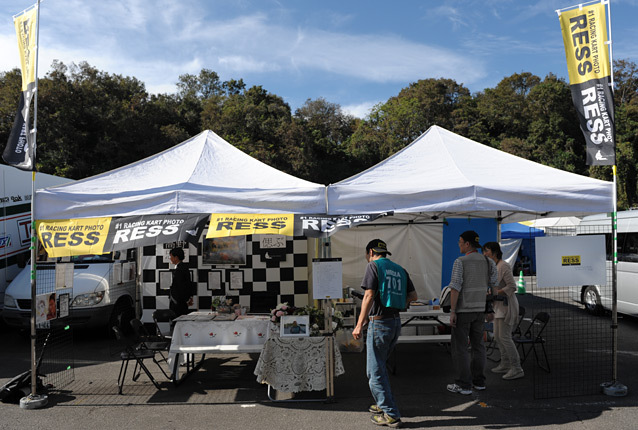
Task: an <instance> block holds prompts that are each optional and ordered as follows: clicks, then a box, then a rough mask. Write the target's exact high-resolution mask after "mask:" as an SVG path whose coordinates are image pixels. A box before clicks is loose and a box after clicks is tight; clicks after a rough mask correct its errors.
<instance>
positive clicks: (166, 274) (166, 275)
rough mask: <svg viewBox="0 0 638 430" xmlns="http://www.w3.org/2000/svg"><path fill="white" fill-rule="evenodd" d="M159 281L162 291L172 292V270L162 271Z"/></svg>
mask: <svg viewBox="0 0 638 430" xmlns="http://www.w3.org/2000/svg"><path fill="white" fill-rule="evenodd" d="M159 281H160V289H161V290H170V289H171V285H172V284H173V273H172V272H171V271H170V270H160V272H159Z"/></svg>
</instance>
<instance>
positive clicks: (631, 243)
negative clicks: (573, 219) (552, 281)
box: [569, 210, 638, 316]
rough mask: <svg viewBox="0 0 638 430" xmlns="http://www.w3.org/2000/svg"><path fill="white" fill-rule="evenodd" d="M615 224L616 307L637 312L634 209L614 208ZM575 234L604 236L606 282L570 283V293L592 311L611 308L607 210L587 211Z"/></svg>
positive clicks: (637, 216) (636, 223)
mask: <svg viewBox="0 0 638 430" xmlns="http://www.w3.org/2000/svg"><path fill="white" fill-rule="evenodd" d="M616 226H617V227H616V228H617V231H616V233H617V256H618V267H617V281H616V291H617V300H616V303H617V309H618V312H620V313H623V314H626V315H634V316H638V210H631V211H621V212H618V216H617V220H616ZM576 233H577V234H578V235H592V234H601V235H604V236H605V244H606V254H607V285H580V286H576V287H570V289H569V292H570V297H571V299H572V300H575V301H577V302H579V303H582V304H584V305H585V309H586V310H587V311H588V312H590V313H592V314H595V315H597V314H601V313H603V312H604V311H605V310H611V308H612V297H613V296H612V283H611V279H612V275H611V273H612V272H611V271H612V261H611V259H612V254H613V253H612V237H611V218H610V217H609V215H608V214H599V215H591V216H587V217H585V218H583V219H582V221H581V222H580V224H579V225H578V227H577V228H576Z"/></svg>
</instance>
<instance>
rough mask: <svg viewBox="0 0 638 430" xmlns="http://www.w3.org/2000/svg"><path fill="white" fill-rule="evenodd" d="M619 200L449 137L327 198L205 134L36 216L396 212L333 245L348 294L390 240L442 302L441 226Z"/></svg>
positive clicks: (607, 187)
mask: <svg viewBox="0 0 638 430" xmlns="http://www.w3.org/2000/svg"><path fill="white" fill-rule="evenodd" d="M612 189H613V184H612V183H611V182H605V181H600V180H596V179H591V178H587V177H583V176H580V175H576V174H572V173H568V172H564V171H561V170H558V169H553V168H551V167H547V166H543V165H540V164H537V163H534V162H531V161H528V160H525V159H522V158H519V157H516V156H513V155H511V154H507V153H504V152H501V151H498V150H496V149H493V148H490V147H487V146H485V145H482V144H480V143H477V142H474V141H472V140H470V139H467V138H464V137H461V136H459V135H456V134H454V133H452V132H449V131H447V130H445V129H443V128H441V127H438V126H433V127H431V128H430V129H429V130H428V131H426V132H425V133H424V134H423V135H421V136H420V137H419V138H418V139H417V140H415V141H414V142H413V143H411V144H410V145H408V146H407V147H405V148H404V149H402V150H401V151H399V152H397V153H396V154H394V155H392V156H391V157H389V158H387V159H386V160H384V161H382V162H381V163H379V164H377V165H376V166H373V167H371V168H370V169H368V170H366V171H364V172H362V173H359V174H357V175H355V176H352V177H350V178H347V179H345V180H343V181H340V182H338V183H336V184H332V185H330V186H328V187H325V186H323V185H321V184H315V183H312V182H308V181H304V180H302V179H299V178H296V177H294V176H291V175H288V174H286V173H283V172H280V171H278V170H276V169H274V168H272V167H269V166H267V165H265V164H263V163H261V162H259V161H257V160H255V159H253V158H252V157H250V156H248V155H246V154H244V153H243V152H241V151H240V150H238V149H237V148H235V147H234V146H232V145H230V144H229V143H227V142H225V141H224V140H223V139H221V138H220V137H219V136H217V135H216V134H215V133H213V132H212V131H205V132H202V133H200V134H199V135H197V136H195V137H193V138H191V139H189V140H187V141H185V142H183V143H182V144H179V145H177V146H175V147H173V148H170V149H168V150H166V151H164V152H162V153H159V154H156V155H153V156H151V157H148V158H146V159H144V160H141V161H138V162H136V163H132V164H130V165H128V166H124V167H121V168H119V169H116V170H112V171H110V172H106V173H103V174H101V175H97V176H94V177H91V178H87V179H84V180H81V181H78V182H75V183H73V184H69V185H64V186H58V187H52V188H48V189H46V190H40V191H38V192H37V198H36V211H37V214H38V218H39V219H69V218H89V217H106V216H132V215H153V214H181V213H298V214H330V215H338V214H358V213H378V212H384V211H394V212H395V215H394V217H392V218H384V219H380V220H377V221H376V222H373V223H370V224H377V226H376V227H373V228H374V229H376V231H375V230H369V229H368V227H363V228H362V227H359V228H356V229H351V230H347V229H346V230H342V231H340V233H339V234H338V235H336V236H334V238H333V246H332V255H333V256H335V257H337V256H346V255H348V256H351V255H353V256H354V257H353V258H351V257H347V258H346V257H344V266H343V273H344V285H346V284H350V286H358V285H352V284H354V283H356V282H358V279H360V276H361V274H362V273H363V271H362V267H363V266H364V265H365V259H363V251H362V250H361V247H362V246H365V243H367V240H370V239H372V238H373V237H377V236H381V235H382V236H383V237H384V238H385V239H386V240H387V241H388V242H389V246H390V248H391V249H392V250H393V251H392V252H393V258H395V259H396V260H397V261H399V262H401V263H404V261H407V260H409V259H411V260H412V263H410V264H406V265H407V267H406V268H407V269H408V271H409V272H410V273H411V274H413V278H415V279H414V280H415V283H418V284H421V286H420V288H419V289H421V291H422V292H427V295H422V296H424V297H432V296H434V295H435V293H436V292H437V291H438V289H439V288H440V279H441V262H440V259H441V257H440V255H441V250H440V248H441V246H440V244H441V237H442V231H443V227H442V225H441V224H438V225H437V222H438V223H440V220H441V219H442V218H443V217H448V218H453V217H468V216H471V217H482V218H498V217H499V216H500V217H501V218H502V219H503V220H504V222H513V221H522V220H533V219H539V218H542V217H545V216H548V215H549V216H553V217H556V216H566V215H572V216H580V215H584V214H591V213H601V212H610V211H611V210H612ZM326 201H327V202H328V204H327V205H326ZM436 219H438V220H439V221H436ZM384 223H385V224H389V223H394V224H395V225H396V224H400V223H407V224H408V225H407V227H399V228H401V229H402V230H401V231H400V232H399V233H397V234H394V233H391V232H390V231H387V230H384V231H381V230H378V228H379V225H380V224H384ZM427 223H433V225H429V226H428V225H427ZM395 232H396V230H395ZM352 235H354V236H352ZM410 237H412V239H406V238H410ZM417 238H419V239H417ZM402 254H403V255H402ZM350 259H352V261H351V262H350V263H349V261H350ZM404 264H405V263H404Z"/></svg>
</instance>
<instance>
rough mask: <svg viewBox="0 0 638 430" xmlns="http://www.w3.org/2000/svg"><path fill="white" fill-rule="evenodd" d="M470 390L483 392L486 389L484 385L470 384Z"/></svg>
mask: <svg viewBox="0 0 638 430" xmlns="http://www.w3.org/2000/svg"><path fill="white" fill-rule="evenodd" d="M472 388H474V389H475V390H476V391H485V389H486V388H487V387H486V386H485V385H474V384H472Z"/></svg>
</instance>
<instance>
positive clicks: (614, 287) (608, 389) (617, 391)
mask: <svg viewBox="0 0 638 430" xmlns="http://www.w3.org/2000/svg"><path fill="white" fill-rule="evenodd" d="M601 3H602V4H604V5H606V6H607V26H608V27H607V40H606V41H605V43H606V44H607V46H608V47H609V67H610V68H611V73H610V74H609V77H610V79H609V86H610V90H611V93H612V94H613V93H614V57H613V50H612V46H613V43H612V37H611V1H610V0H601ZM614 134H615V128H614ZM615 142H616V136H615V135H614V143H615ZM617 173H618V169H617V167H616V163H614V165H613V166H612V174H613V182H614V189H613V190H612V193H613V204H614V207H613V212H612V214H611V237H612V240H613V243H612V247H613V248H612V250H613V257H612V265H611V294H612V301H611V303H612V306H611V329H612V341H611V350H612V368H611V373H612V377H611V382H606V383H603V384H602V389H603V392H604V393H605V394H607V395H609V396H626V395H627V387H626V386H625V385H623V384H621V383H620V382H618V222H617V220H618V175H617Z"/></svg>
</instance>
